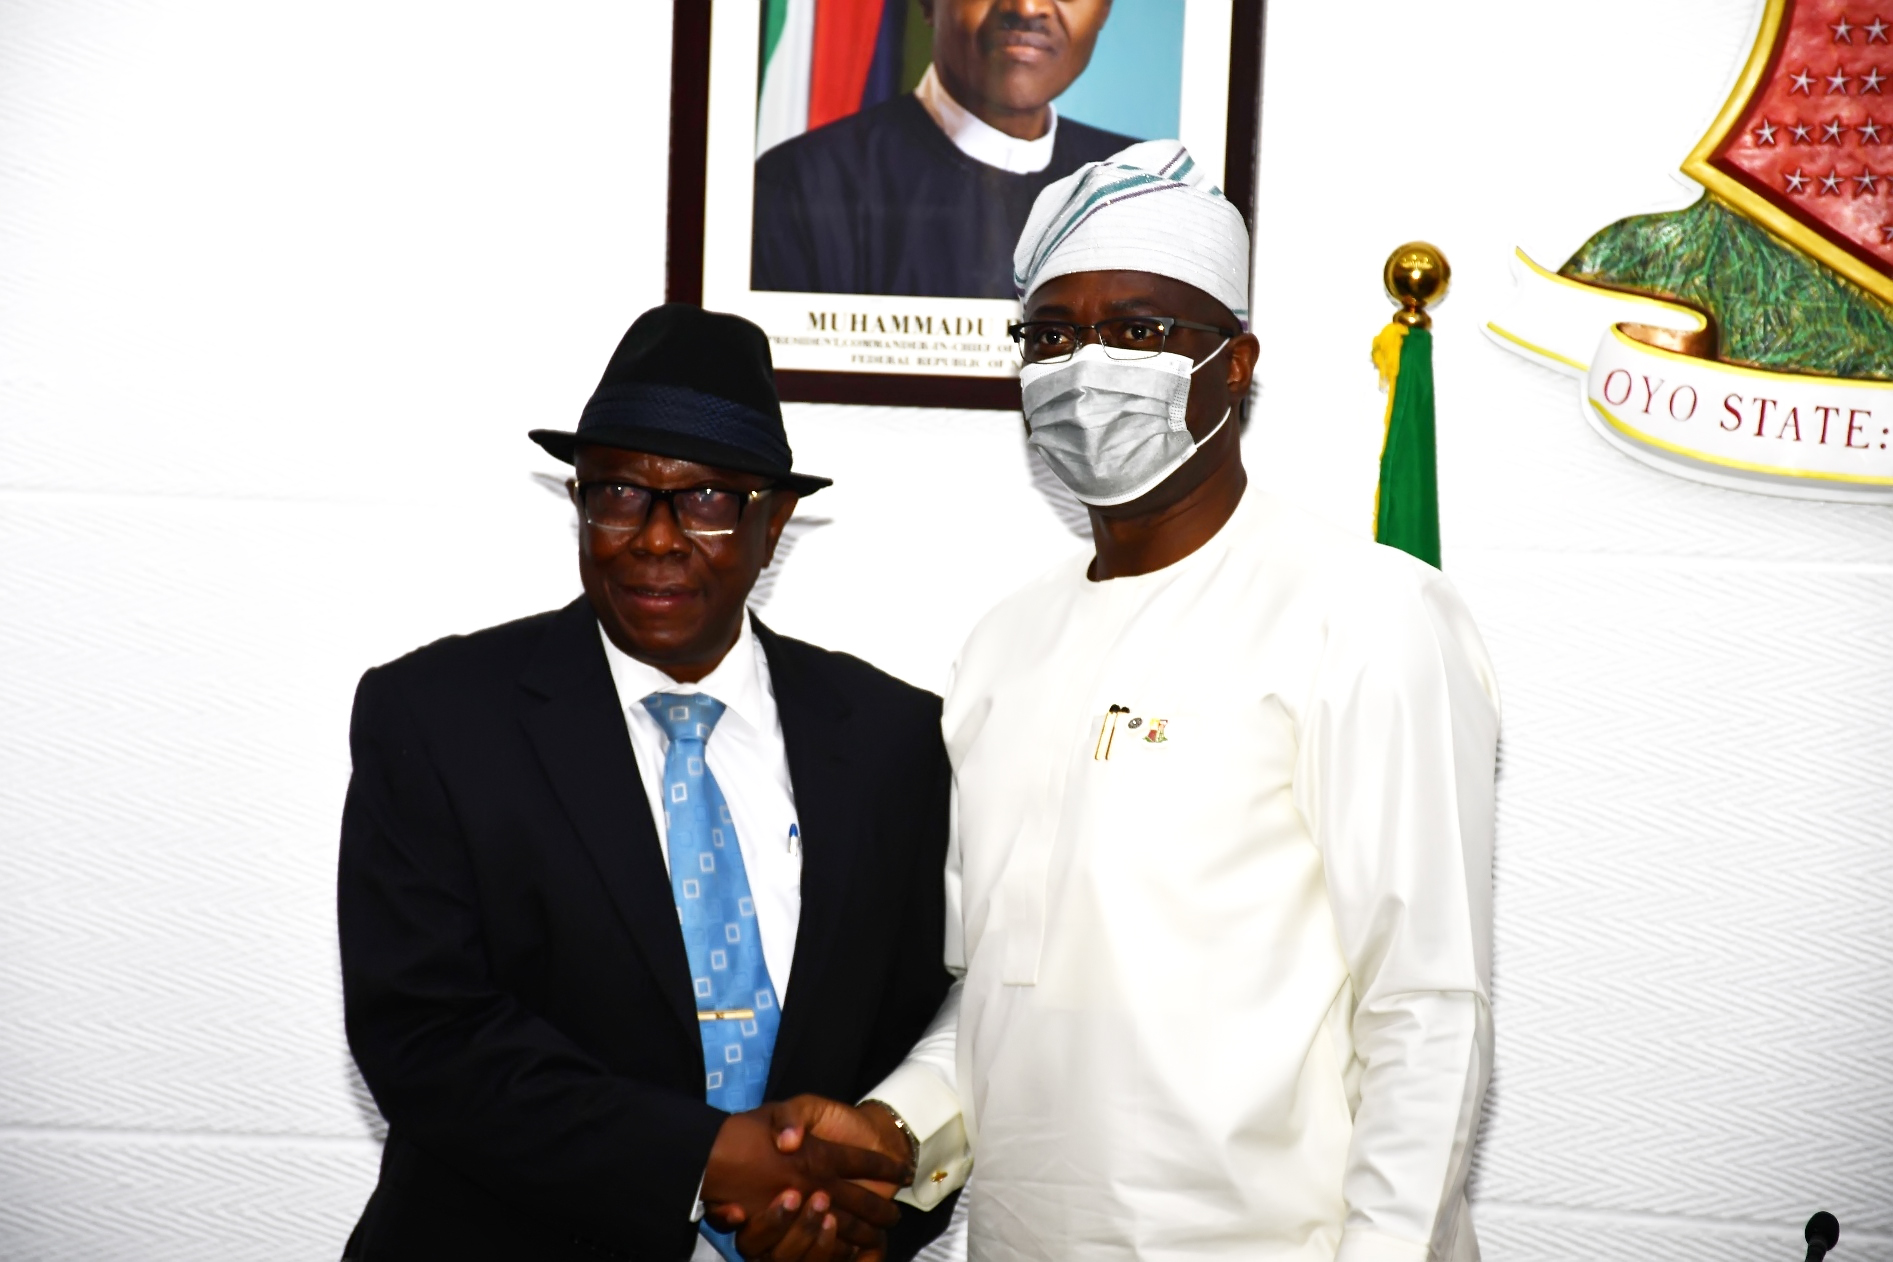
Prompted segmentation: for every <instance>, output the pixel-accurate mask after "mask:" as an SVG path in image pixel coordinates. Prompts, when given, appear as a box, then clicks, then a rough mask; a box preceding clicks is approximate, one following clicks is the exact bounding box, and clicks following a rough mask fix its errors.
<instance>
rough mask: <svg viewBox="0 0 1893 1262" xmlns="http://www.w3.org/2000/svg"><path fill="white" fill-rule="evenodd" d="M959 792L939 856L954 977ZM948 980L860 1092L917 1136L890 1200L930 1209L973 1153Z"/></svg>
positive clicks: (960, 945)
mask: <svg viewBox="0 0 1893 1262" xmlns="http://www.w3.org/2000/svg"><path fill="white" fill-rule="evenodd" d="M959 818H960V812H959V789H958V787H957V786H956V787H955V788H954V790H953V799H952V802H951V806H950V810H949V813H948V825H947V830H948V831H947V859H946V874H945V879H946V966H947V970H948V971H949V972H951V973H952V974H953V976H954V977H955V979H964V978H965V976H966V943H965V940H964V938H963V936H962V935H963V929H962V925H963V924H964V922H963V921H962V920H961V918H960V903H961V898H960V888H961V887H960V827H959ZM964 984H965V983H964V980H955V981H954V983H953V985H952V987H951V988H950V989H949V990H948V991H947V993H946V998H945V999H943V1000H941V1002H940V1011H939V1012H938V1013H936V1014H935V1015H934V1018H933V1021H932V1023H931V1024H929V1025H928V1026H927V1030H926V1033H924V1034H922V1035H921V1036H920V1041H919V1042H918V1043H915V1044H914V1048H913V1050H912V1051H911V1052H909V1053H907V1059H906V1060H904V1061H902V1062H901V1063H900V1065H899V1066H898V1067H896V1068H895V1070H894V1072H893V1073H891V1074H889V1075H888V1076H887V1077H886V1078H884V1079H882V1080H881V1084H880V1085H879V1086H877V1087H876V1088H874V1090H872V1091H870V1092H868V1094H867V1095H866V1096H865V1097H863V1099H865V1100H879V1101H881V1102H882V1103H883V1104H885V1105H887V1107H889V1108H890V1109H893V1110H894V1111H895V1112H896V1113H898V1114H900V1116H901V1119H902V1120H903V1121H905V1122H906V1123H907V1127H908V1129H909V1130H911V1131H912V1132H913V1133H914V1137H915V1138H916V1139H918V1140H919V1141H920V1161H919V1165H918V1167H917V1169H916V1170H915V1173H914V1185H913V1186H912V1187H909V1188H903V1189H901V1191H900V1192H899V1193H897V1194H896V1195H895V1197H894V1199H895V1200H897V1201H904V1202H905V1203H907V1204H909V1205H914V1206H917V1207H919V1208H920V1209H932V1208H933V1207H934V1206H935V1205H938V1204H939V1203H940V1202H941V1201H943V1200H945V1199H946V1198H947V1197H948V1196H950V1195H951V1194H952V1193H954V1192H955V1191H957V1190H959V1188H960V1186H961V1185H962V1184H964V1183H965V1182H966V1176H967V1175H969V1174H971V1173H972V1172H973V1155H972V1151H971V1148H970V1146H969V1145H968V1143H967V1137H966V1121H965V1119H964V1117H962V1115H961V1110H960V1092H959V1068H958V1060H957V1057H958V1054H959V1026H960V988H961V987H962V986H963V985H964Z"/></svg>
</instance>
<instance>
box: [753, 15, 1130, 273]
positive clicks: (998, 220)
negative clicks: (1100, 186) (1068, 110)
mask: <svg viewBox="0 0 1893 1262" xmlns="http://www.w3.org/2000/svg"><path fill="white" fill-rule="evenodd" d="M920 7H921V10H922V12H923V14H924V15H925V17H926V19H927V21H928V22H929V23H930V24H931V26H932V28H933V62H932V64H931V65H930V66H928V68H927V71H926V73H925V74H924V75H923V76H922V77H921V80H920V83H919V85H918V86H917V87H916V88H915V89H914V90H913V91H912V92H910V93H908V94H906V95H904V96H897V97H895V98H894V99H892V100H890V101H886V102H884V103H882V104H880V105H876V106H873V107H872V108H869V109H866V110H863V111H861V112H860V113H857V114H851V115H849V116H848V117H846V118H843V119H839V120H837V121H835V122H833V123H830V124H828V125H827V126H825V127H818V128H816V129H815V130H814V131H810V132H807V133H804V134H803V135H801V136H798V137H796V138H795V139H793V140H790V141H787V142H786V143H784V144H780V145H777V146H776V147H775V148H773V149H770V150H769V151H768V152H767V153H765V154H763V155H762V157H761V158H759V159H758V160H757V162H756V192H755V228H754V233H753V251H754V252H753V254H752V255H751V261H750V284H751V286H752V287H753V288H755V289H775V290H793V291H805V292H813V293H854V294H905V295H915V296H926V297H952V298H1011V297H1013V289H1012V247H1013V245H1014V243H1015V242H1017V241H1018V239H1019V233H1020V231H1021V229H1023V228H1024V227H1025V221H1026V216H1027V215H1028V214H1029V213H1030V211H1031V209H1032V202H1033V199H1035V198H1036V197H1037V196H1038V195H1039V193H1040V191H1041V190H1043V189H1044V188H1045V187H1046V186H1047V185H1048V184H1051V183H1052V182H1053V181H1055V180H1058V179H1061V178H1063V177H1064V176H1067V175H1069V174H1071V173H1072V172H1073V171H1076V170H1077V169H1078V168H1079V167H1080V166H1082V165H1083V164H1084V163H1087V162H1094V161H1097V160H1099V159H1101V158H1104V157H1107V156H1108V155H1110V154H1112V153H1115V152H1117V151H1118V150H1119V149H1122V148H1123V147H1124V146H1125V145H1126V144H1129V143H1130V140H1129V138H1128V137H1124V136H1120V135H1117V134H1116V133H1113V132H1107V131H1104V130H1102V129H1100V128H1096V127H1088V126H1086V125H1085V124H1083V123H1080V122H1078V121H1076V120H1074V119H1070V118H1061V117H1059V114H1058V111H1057V109H1056V108H1055V107H1054V106H1053V105H1052V101H1053V99H1054V98H1056V97H1057V96H1058V95H1059V94H1060V93H1062V92H1064V91H1065V89H1067V88H1069V87H1070V86H1071V85H1072V83H1073V81H1075V80H1076V79H1077V78H1078V76H1079V75H1081V74H1083V73H1084V70H1085V67H1086V65H1088V64H1089V62H1090V60H1091V52H1092V49H1093V48H1094V47H1095V46H1096V44H1097V39H1098V33H1099V32H1100V31H1101V30H1102V29H1103V28H1104V23H1105V20H1106V19H1107V18H1108V17H1109V16H1110V13H1111V0H921V4H920ZM1124 90H1125V91H1127V92H1134V91H1136V85H1135V84H1126V85H1124Z"/></svg>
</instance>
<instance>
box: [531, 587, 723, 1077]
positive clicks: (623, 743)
mask: <svg viewBox="0 0 1893 1262" xmlns="http://www.w3.org/2000/svg"><path fill="white" fill-rule="evenodd" d="M520 686H521V687H522V688H524V689H525V690H526V691H528V692H530V693H533V694H535V696H536V697H537V698H538V703H537V704H536V705H535V704H533V703H530V702H529V703H528V704H527V706H526V707H525V710H524V716H525V724H526V729H527V731H528V732H529V733H530V734H531V736H532V741H533V745H534V747H535V749H536V750H537V751H538V754H539V761H540V763H541V765H542V766H543V767H544V768H545V773H546V776H547V778H548V779H550V780H551V782H552V787H553V790H554V792H556V793H557V794H558V797H559V802H560V804H561V805H562V806H564V808H565V813H566V815H567V816H568V817H569V818H570V819H571V821H572V826H573V828H574V829H576V830H577V832H578V835H579V838H580V839H581V840H582V841H583V842H584V845H585V849H586V850H587V851H588V852H589V853H590V855H591V859H592V863H593V864H594V865H595V866H596V867H597V869H598V872H599V875H600V876H601V877H602V878H603V879H604V883H605V888H606V889H607V890H608V891H609V892H610V894H611V897H612V900H613V902H615V903H616V904H617V907H618V913H619V915H620V916H621V917H622V918H623V920H624V923H625V927H626V928H628V929H629V930H630V932H631V936H632V937H633V939H635V940H636V941H637V943H638V945H639V947H640V948H641V949H642V950H643V952H644V957H645V960H646V961H647V962H648V963H649V964H650V966H651V971H652V972H653V973H654V974H656V976H657V980H658V985H659V988H660V989H661V990H662V992H663V994H664V996H665V999H666V1000H667V1001H668V1005H669V1006H670V1008H671V1009H672V1010H673V1012H674V1015H675V1016H676V1019H677V1023H678V1025H679V1026H681V1027H683V1028H684V1029H686V1030H688V1031H689V1033H690V1036H691V1041H692V1043H695V1042H696V1039H697V1022H696V1016H695V1008H696V1001H695V999H694V998H693V997H692V995H691V991H690V964H689V961H688V960H687V959H686V958H685V956H684V940H683V935H682V934H681V933H679V932H678V930H677V907H676V903H675V901H674V900H673V898H672V896H671V888H670V875H669V873H668V872H667V871H666V870H665V868H664V858H663V855H662V854H661V853H660V852H659V850H658V844H659V843H658V838H657V825H656V823H655V821H653V820H652V819H651V808H650V803H649V801H648V800H647V799H646V797H645V795H644V785H643V781H642V780H640V779H639V777H638V767H637V759H636V757H635V756H634V755H633V754H632V752H631V738H630V736H629V734H628V733H627V732H626V730H625V718H624V715H623V714H621V713H620V712H619V710H618V693H617V689H616V687H615V686H614V685H613V684H612V681H611V667H610V665H609V664H608V663H607V662H606V661H605V649H604V645H603V644H601V643H600V642H599V638H598V624H597V619H596V617H595V615H594V614H593V613H592V610H591V607H590V605H588V604H587V603H586V601H585V600H584V599H583V598H580V599H579V600H577V601H574V602H573V603H572V604H571V605H568V606H566V608H565V609H564V610H563V611H562V612H561V613H560V615H559V617H558V618H557V619H556V620H555V621H554V622H553V624H552V627H551V629H550V630H548V631H547V633H546V637H545V639H544V640H542V641H541V642H540V645H539V650H538V652H537V653H535V654H534V655H533V659H532V661H531V663H530V664H529V665H528V666H527V668H526V672H525V674H523V675H521V676H520Z"/></svg>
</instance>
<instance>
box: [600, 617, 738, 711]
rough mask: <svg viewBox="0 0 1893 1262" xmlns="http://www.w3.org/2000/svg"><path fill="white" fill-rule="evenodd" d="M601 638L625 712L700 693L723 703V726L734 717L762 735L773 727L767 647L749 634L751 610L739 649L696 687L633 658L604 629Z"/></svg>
mask: <svg viewBox="0 0 1893 1262" xmlns="http://www.w3.org/2000/svg"><path fill="white" fill-rule="evenodd" d="M598 638H599V639H600V640H602V641H603V642H604V645H605V660H606V661H607V662H609V663H610V664H611V682H612V683H613V684H614V685H615V686H616V687H617V689H618V703H619V704H620V705H622V706H623V707H624V708H625V709H626V710H632V709H636V710H642V709H644V706H643V704H642V703H643V701H644V698H646V697H648V696H650V695H651V694H652V693H654V692H680V693H693V692H701V693H705V694H707V695H709V696H711V697H714V698H716V699H717V700H718V701H721V702H722V703H723V706H724V710H725V713H724V715H723V719H722V720H720V722H727V721H728V720H729V717H730V715H732V714H733V715H735V716H736V717H737V719H738V720H740V721H741V722H743V723H745V724H747V725H748V726H749V727H750V728H751V729H752V730H753V731H756V732H758V733H761V732H767V731H768V730H769V729H770V728H771V727H772V726H774V721H775V714H774V709H775V707H774V705H773V704H772V699H771V698H768V697H766V695H765V690H766V689H767V688H768V685H767V684H766V683H765V682H764V675H763V671H764V669H765V667H764V666H763V662H762V645H761V643H759V642H758V641H757V639H756V637H755V635H754V634H753V633H752V632H751V631H750V627H749V613H748V611H747V610H745V611H744V613H743V625H742V628H741V629H740V630H738V631H737V633H736V643H734V644H732V645H730V651H729V652H727V653H725V654H724V655H723V660H722V661H720V662H718V663H717V664H716V669H715V670H713V671H711V672H710V673H709V674H707V675H705V676H704V677H703V678H702V679H701V680H700V681H698V682H697V683H694V684H686V683H679V682H678V681H677V680H675V679H672V678H671V677H670V676H669V675H666V674H665V673H664V672H663V671H661V670H659V669H658V668H657V667H655V666H652V665H650V664H649V663H648V662H640V661H639V660H638V659H637V658H635V657H632V656H631V655H630V654H629V653H626V652H625V651H624V650H623V649H621V648H619V647H618V646H617V645H615V644H613V643H612V642H611V637H610V636H608V635H606V634H605V628H604V626H603V624H600V626H599V628H598Z"/></svg>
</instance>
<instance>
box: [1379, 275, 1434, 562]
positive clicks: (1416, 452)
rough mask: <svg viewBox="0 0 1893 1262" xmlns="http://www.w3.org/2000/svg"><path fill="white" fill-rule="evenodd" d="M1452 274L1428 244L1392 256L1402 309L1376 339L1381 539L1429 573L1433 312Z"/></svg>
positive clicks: (1394, 294)
mask: <svg viewBox="0 0 1893 1262" xmlns="http://www.w3.org/2000/svg"><path fill="white" fill-rule="evenodd" d="M1452 275H1453V271H1452V268H1451V267H1450V266H1449V265H1448V264H1447V262H1446V256H1445V255H1444V254H1441V253H1440V252H1439V250H1438V249H1437V248H1435V247H1433V246H1431V245H1428V244H1427V243H1426V242H1424V241H1409V242H1407V243H1406V244H1405V245H1403V246H1401V247H1400V248H1399V249H1397V250H1395V251H1394V252H1393V253H1392V254H1390V255H1388V256H1387V263H1386V266H1385V267H1384V268H1382V269H1381V283H1382V284H1383V285H1385V286H1386V289H1387V296H1388V297H1389V298H1392V299H1393V300H1394V302H1395V303H1396V304H1397V305H1398V306H1399V307H1400V310H1398V311H1396V312H1395V313H1394V317H1393V323H1391V324H1389V325H1388V326H1387V327H1386V328H1385V329H1383V330H1382V331H1381V333H1380V336H1378V337H1376V338H1375V339H1374V352H1373V359H1374V366H1375V367H1376V368H1378V369H1379V370H1380V376H1381V380H1382V381H1383V382H1385V383H1386V387H1387V412H1386V417H1385V420H1384V425H1385V428H1386V433H1385V438H1384V439H1383V442H1382V446H1381V452H1380V484H1379V486H1378V488H1377V489H1376V490H1375V492H1374V538H1375V540H1376V541H1378V542H1380V543H1384V544H1386V545H1388V546H1389V547H1394V548H1399V549H1400V550H1401V551H1403V552H1407V553H1409V554H1411V555H1413V556H1416V557H1418V558H1419V559H1420V560H1422V561H1425V562H1426V563H1427V564H1428V565H1431V566H1435V567H1437V566H1438V565H1439V563H1440V546H1439V475H1438V470H1437V467H1436V458H1437V451H1436V448H1435V443H1434V434H1433V430H1434V406H1433V333H1432V324H1433V318H1432V317H1431V316H1429V315H1428V314H1427V312H1426V308H1427V307H1428V306H1429V305H1431V304H1433V303H1436V302H1438V301H1439V300H1440V299H1441V298H1443V297H1444V296H1445V294H1446V288H1447V286H1448V285H1449V284H1450V283H1451V282H1452Z"/></svg>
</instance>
